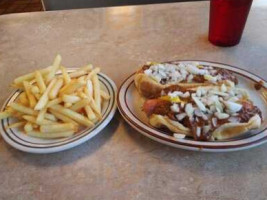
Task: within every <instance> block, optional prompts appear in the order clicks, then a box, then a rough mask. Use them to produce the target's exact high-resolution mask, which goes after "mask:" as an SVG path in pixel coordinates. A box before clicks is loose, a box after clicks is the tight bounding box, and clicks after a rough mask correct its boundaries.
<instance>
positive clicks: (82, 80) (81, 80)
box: [77, 76, 86, 83]
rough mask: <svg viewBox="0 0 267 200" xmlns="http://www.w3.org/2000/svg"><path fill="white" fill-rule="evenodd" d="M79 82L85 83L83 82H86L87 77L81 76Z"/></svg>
mask: <svg viewBox="0 0 267 200" xmlns="http://www.w3.org/2000/svg"><path fill="white" fill-rule="evenodd" d="M77 80H78V81H79V82H81V83H83V82H85V80H86V76H80V77H79V78H78V79H77Z"/></svg>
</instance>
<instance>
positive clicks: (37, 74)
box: [35, 71, 46, 94]
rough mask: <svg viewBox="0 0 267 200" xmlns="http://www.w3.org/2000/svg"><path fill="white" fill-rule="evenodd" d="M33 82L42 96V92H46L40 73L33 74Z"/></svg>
mask: <svg viewBox="0 0 267 200" xmlns="http://www.w3.org/2000/svg"><path fill="white" fill-rule="evenodd" d="M35 80H36V83H37V85H38V87H39V90H40V93H41V94H43V93H44V91H45V90H46V85H45V82H44V79H43V77H42V74H41V72H40V71H36V72H35Z"/></svg>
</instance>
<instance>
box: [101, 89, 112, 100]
mask: <svg viewBox="0 0 267 200" xmlns="http://www.w3.org/2000/svg"><path fill="white" fill-rule="evenodd" d="M100 96H101V97H102V98H103V99H104V100H109V99H110V96H109V94H108V93H106V92H105V91H103V90H100Z"/></svg>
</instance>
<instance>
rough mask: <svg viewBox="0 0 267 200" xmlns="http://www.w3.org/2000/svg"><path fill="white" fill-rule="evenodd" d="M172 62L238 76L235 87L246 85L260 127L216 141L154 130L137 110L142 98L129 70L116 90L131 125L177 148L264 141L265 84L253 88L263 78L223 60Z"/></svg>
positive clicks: (211, 148) (223, 147) (237, 146)
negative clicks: (260, 119) (196, 64)
mask: <svg viewBox="0 0 267 200" xmlns="http://www.w3.org/2000/svg"><path fill="white" fill-rule="evenodd" d="M175 62H185V63H186V62H199V63H200V64H202V65H211V66H214V67H218V68H224V69H228V70H230V71H232V72H233V73H234V74H235V75H236V76H237V77H238V80H239V84H238V87H242V88H246V89H247V90H248V92H249V94H250V98H251V99H252V101H253V102H254V104H255V105H257V106H258V107H259V108H260V110H261V111H262V115H263V119H264V122H263V124H262V127H261V128H260V129H258V130H255V131H251V132H249V133H246V134H243V135H242V137H239V138H233V139H231V140H227V141H220V142H218V141H214V142H203V141H195V140H193V139H192V138H189V137H186V138H184V139H176V138H174V137H173V136H170V135H168V134H166V133H165V132H164V131H161V130H158V129H156V128H154V127H152V126H151V125H149V123H148V118H147V117H146V115H145V113H144V112H142V110H141V107H142V105H143V102H144V100H145V99H144V98H142V97H141V96H140V95H139V93H138V92H137V90H136V88H135V85H134V74H132V75H131V76H129V77H128V78H127V79H126V80H125V81H124V82H123V84H122V85H121V87H120V89H119V92H118V97H117V102H118V108H119V111H120V113H121V115H122V116H123V118H124V119H125V120H126V121H127V122H128V123H129V124H130V125H131V126H132V127H133V128H135V129H136V130H137V131H139V132H140V133H142V134H143V135H145V136H147V137H149V138H151V139H153V140H155V141H157V142H160V143H164V144H167V145H170V146H173V147H177V148H182V149H187V150H195V151H206V152H227V151H237V150H243V149H248V148H251V147H255V146H258V145H260V144H263V143H265V142H267V90H266V88H262V89H261V90H260V91H257V90H255V89H254V85H255V83H256V82H259V81H260V80H262V81H264V83H265V86H266V81H265V80H263V79H262V78H260V77H258V76H257V75H254V74H252V73H250V72H248V71H245V70H243V69H240V68H237V67H233V66H229V65H226V64H221V63H214V62H205V61H197V60H195V61H173V63H175ZM264 91H265V92H264Z"/></svg>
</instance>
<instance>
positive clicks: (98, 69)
mask: <svg viewBox="0 0 267 200" xmlns="http://www.w3.org/2000/svg"><path fill="white" fill-rule="evenodd" d="M99 72H100V68H98V67H96V68H94V69H93V70H92V71H91V72H90V73H89V74H88V75H87V78H86V79H87V80H90V79H91V78H92V77H93V76H94V75H96V74H97V73H99Z"/></svg>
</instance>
